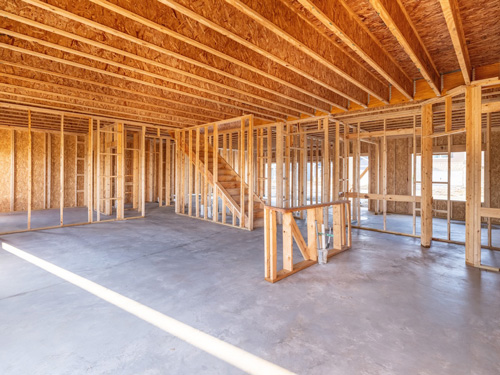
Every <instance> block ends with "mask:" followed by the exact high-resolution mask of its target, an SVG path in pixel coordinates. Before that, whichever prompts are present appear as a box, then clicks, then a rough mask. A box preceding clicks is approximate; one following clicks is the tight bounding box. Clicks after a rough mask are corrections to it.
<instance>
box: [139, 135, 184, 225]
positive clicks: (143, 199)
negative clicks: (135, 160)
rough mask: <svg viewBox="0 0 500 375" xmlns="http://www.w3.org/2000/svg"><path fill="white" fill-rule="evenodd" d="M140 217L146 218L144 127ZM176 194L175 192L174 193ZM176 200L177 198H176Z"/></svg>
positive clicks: (143, 136)
mask: <svg viewBox="0 0 500 375" xmlns="http://www.w3.org/2000/svg"><path fill="white" fill-rule="evenodd" d="M141 130H142V131H141V147H140V149H141V151H140V152H141V157H140V159H141V174H140V176H141V178H140V180H141V203H140V206H141V216H142V217H144V216H146V127H145V126H143V127H142V129H141ZM176 194H177V192H176ZM176 199H178V196H176Z"/></svg>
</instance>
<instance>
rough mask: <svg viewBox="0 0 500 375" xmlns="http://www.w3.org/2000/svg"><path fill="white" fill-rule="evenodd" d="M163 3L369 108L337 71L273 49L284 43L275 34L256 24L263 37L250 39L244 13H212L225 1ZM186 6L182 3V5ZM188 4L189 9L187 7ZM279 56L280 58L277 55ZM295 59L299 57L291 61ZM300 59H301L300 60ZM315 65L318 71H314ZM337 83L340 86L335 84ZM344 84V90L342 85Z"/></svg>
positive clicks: (295, 52)
mask: <svg viewBox="0 0 500 375" xmlns="http://www.w3.org/2000/svg"><path fill="white" fill-rule="evenodd" d="M158 1H159V2H160V3H162V4H164V5H166V6H168V7H170V8H172V9H174V10H176V11H177V12H179V13H182V14H184V15H186V16H188V17H189V18H192V19H193V20H195V21H196V22H199V23H201V24H202V25H204V26H206V27H208V28H210V29H212V30H215V31H217V32H218V33H221V34H223V35H224V36H226V37H228V38H229V39H232V40H234V41H236V42H238V43H239V44H241V45H243V46H245V47H247V48H249V49H250V50H252V51H254V52H257V53H259V54H260V55H262V56H264V57H266V58H267V59H269V60H271V61H273V62H275V63H277V64H279V65H282V66H284V67H286V68H288V69H290V70H291V71H293V72H295V73H297V74H299V75H300V76H302V77H305V78H307V79H308V80H310V81H313V82H315V83H317V84H319V85H321V86H323V87H324V88H326V89H328V90H330V91H332V92H333V93H336V94H338V95H340V96H343V97H345V98H348V99H350V100H352V101H353V102H355V103H357V104H359V105H366V104H367V99H368V95H367V94H366V93H365V92H363V90H360V89H359V88H358V87H357V86H355V85H354V84H352V83H351V82H349V81H347V80H346V79H345V78H344V77H342V76H340V75H339V74H338V73H337V72H333V71H331V70H329V71H328V70H326V69H324V67H323V66H321V65H319V64H316V63H315V61H314V60H313V59H310V58H308V56H307V55H305V54H304V53H302V52H301V51H299V50H297V49H296V48H293V49H290V48H288V46H287V45H285V44H281V48H280V49H281V51H280V52H279V53H277V51H278V50H276V49H275V48H273V49H272V48H271V45H270V43H269V40H276V42H277V43H282V39H281V38H276V37H273V36H272V34H271V33H269V32H266V30H265V29H263V28H262V27H257V25H256V24H252V27H253V28H254V29H257V30H258V31H257V32H258V33H259V35H260V36H261V37H260V38H254V39H252V38H249V37H248V35H247V34H243V33H242V32H241V30H243V29H242V28H241V25H246V24H249V18H248V17H245V16H242V14H241V13H235V12H231V16H230V17H229V13H228V12H211V11H210V10H211V9H223V8H224V4H223V3H222V0H210V1H209V2H207V0H206V1H205V2H204V3H203V4H201V3H200V4H198V3H193V2H187V1H173V0H158ZM181 3H182V4H181ZM183 4H186V5H187V6H185V5H183ZM277 55H279V56H277ZM291 56H294V57H295V58H291ZM296 56H298V57H296ZM299 60H300V61H301V62H302V61H306V62H307V67H306V66H305V65H304V64H303V63H301V64H300V66H299V63H298V61H299ZM311 66H313V67H314V69H311ZM334 81H335V82H336V83H337V84H335V85H334V84H333V83H334ZM339 82H342V85H341V86H342V87H341V88H340V89H339V88H337V87H340V86H339V85H338V83H339Z"/></svg>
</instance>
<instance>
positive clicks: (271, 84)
mask: <svg viewBox="0 0 500 375" xmlns="http://www.w3.org/2000/svg"><path fill="white" fill-rule="evenodd" d="M26 2H27V3H29V4H32V5H35V6H37V7H39V8H41V9H45V10H48V11H50V12H53V13H55V14H58V15H62V16H64V17H66V18H68V19H71V20H75V21H77V22H80V23H82V24H85V25H88V26H91V27H94V28H97V29H99V30H101V31H103V32H106V33H108V34H111V35H115V36H118V37H120V38H123V39H125V40H132V41H134V42H135V43H137V44H138V45H145V46H147V47H148V48H150V49H152V50H154V51H156V52H160V53H162V54H167V55H169V56H172V57H175V58H176V59H179V60H180V61H185V62H187V63H189V64H192V65H195V66H199V67H202V68H204V69H207V70H209V71H211V72H215V73H217V74H222V75H224V76H227V77H230V78H231V79H235V80H236V81H242V80H243V81H244V82H245V83H247V84H250V85H254V86H256V84H255V83H253V82H252V81H253V80H254V78H252V77H253V76H254V75H255V74H259V75H262V76H263V77H265V80H264V81H261V82H260V85H257V86H256V87H258V88H260V89H262V90H266V91H269V92H273V93H275V94H278V95H281V96H283V97H287V98H288V99H289V100H294V101H297V102H299V103H302V104H303V105H306V106H310V107H313V108H323V109H325V108H326V107H325V106H324V105H325V104H326V102H328V101H331V102H330V103H329V104H330V105H333V104H334V103H336V100H338V103H337V105H339V106H340V107H343V108H345V107H346V106H347V104H346V103H345V102H343V100H342V99H341V98H340V97H335V96H332V97H329V96H328V95H327V93H326V92H325V90H322V88H320V87H319V86H318V87H314V85H311V84H310V83H309V82H307V81H306V80H303V82H301V80H300V79H297V77H288V75H287V74H279V77H280V78H279V77H275V76H274V74H277V72H275V71H274V70H272V69H270V70H267V71H263V70H261V69H263V67H262V66H256V65H255V63H254V60H256V59H255V58H249V59H246V58H242V57H239V56H237V55H235V56H237V57H238V58H236V57H231V56H229V55H226V54H225V53H224V51H223V50H222V49H221V46H225V45H227V42H224V41H220V42H219V41H218V40H215V39H217V38H215V39H214V38H210V35H208V36H206V37H204V34H205V33H203V32H199V33H198V36H197V39H200V40H202V41H203V43H200V42H199V41H198V40H196V39H194V38H193V37H192V36H191V35H183V34H181V33H180V32H177V31H179V30H183V29H184V28H183V27H178V25H177V24H176V22H181V21H182V20H179V21H177V18H178V17H177V16H176V17H167V18H166V20H168V21H169V27H170V28H168V27H166V26H164V25H160V24H158V23H156V22H154V21H151V20H149V19H147V18H145V17H142V16H141V15H138V14H135V13H134V12H131V11H129V10H127V9H125V8H122V7H119V6H117V5H115V4H111V3H109V2H107V1H98V0H94V1H93V2H94V3H96V4H99V5H100V6H102V7H105V8H107V9H109V10H111V11H113V12H115V13H116V14H117V15H120V16H123V17H126V18H129V19H131V20H134V21H135V22H138V23H140V24H141V25H143V26H147V27H149V28H150V29H151V30H154V31H155V32H158V33H161V34H164V35H166V36H167V37H168V39H169V41H170V44H172V43H174V42H173V41H174V40H175V41H176V43H175V44H172V45H175V47H170V45H169V46H168V47H167V46H165V47H160V46H158V45H155V44H152V43H149V42H147V41H145V40H143V39H138V38H132V37H131V36H130V35H128V34H125V33H122V32H120V31H118V30H115V29H114V28H111V27H109V26H105V25H102V24H100V23H97V22H94V21H91V20H88V19H86V18H84V17H79V16H77V15H75V14H73V13H71V12H68V11H66V10H64V9H62V8H58V7H55V6H52V5H48V4H46V3H43V2H41V1H38V0H26ZM150 5H151V6H153V4H150ZM134 10H135V9H134ZM180 17H181V18H182V16H180ZM165 23H166V22H165ZM170 23H173V24H172V25H170ZM192 26H193V27H194V25H192ZM176 30H177V31H176ZM206 38H208V39H206ZM211 39H214V40H213V41H212V40H211ZM178 41H181V42H182V43H180V44H179V43H178ZM211 42H213V43H211ZM167 48H169V49H167ZM172 50H173V51H172ZM177 50H181V51H183V53H184V54H178V53H175V52H174V51H177ZM200 50H201V51H205V52H208V53H209V54H210V55H207V54H205V57H206V58H208V59H209V61H211V60H213V61H212V62H213V63H212V64H206V63H205V62H204V59H200V53H199V51H200ZM232 50H233V51H232V52H234V50H235V49H234V48H232ZM185 55H186V56H185ZM212 55H213V56H217V58H215V59H214V58H213V56H212ZM218 59H219V60H218ZM220 59H224V60H227V61H229V62H231V63H232V64H234V65H235V66H241V67H244V68H245V70H243V71H241V72H238V70H235V69H233V68H232V67H231V66H230V65H229V66H228V65H227V64H221V63H217V62H218V61H220ZM251 64H252V65H251ZM212 65H213V66H212ZM223 65H226V66H224V68H222V66H223ZM214 66H220V67H221V68H215V67H214ZM240 76H242V77H244V78H240ZM298 77H300V76H298ZM243 81H242V82H243ZM284 87H286V88H287V90H286V92H285V93H283V90H282V89H283V88H284ZM311 97H312V98H314V100H311Z"/></svg>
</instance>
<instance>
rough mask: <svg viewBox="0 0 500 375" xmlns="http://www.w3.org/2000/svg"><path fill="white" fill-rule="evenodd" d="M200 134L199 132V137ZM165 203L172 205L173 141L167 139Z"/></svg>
mask: <svg viewBox="0 0 500 375" xmlns="http://www.w3.org/2000/svg"><path fill="white" fill-rule="evenodd" d="M199 136H200V134H199V132H198V138H199ZM165 158H166V160H165V205H166V206H170V202H171V196H172V191H171V189H172V167H171V163H172V141H171V140H170V139H167V140H166V142H165Z"/></svg>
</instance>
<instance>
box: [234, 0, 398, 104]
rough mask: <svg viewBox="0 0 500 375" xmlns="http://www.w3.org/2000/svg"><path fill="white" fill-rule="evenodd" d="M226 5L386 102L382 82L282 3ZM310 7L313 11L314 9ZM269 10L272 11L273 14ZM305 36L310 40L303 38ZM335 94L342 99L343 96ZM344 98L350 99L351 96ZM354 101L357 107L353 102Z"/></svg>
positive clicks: (240, 2) (386, 97) (246, 2)
mask: <svg viewBox="0 0 500 375" xmlns="http://www.w3.org/2000/svg"><path fill="white" fill-rule="evenodd" d="M226 2H228V3H229V4H231V5H233V6H234V7H236V8H237V9H238V10H240V11H242V12H243V13H245V14H246V15H248V16H249V17H251V18H253V19H254V20H256V21H257V22H259V23H260V24H261V25H263V26H264V27H266V28H268V29H269V30H270V31H272V32H273V33H275V34H276V35H279V36H280V37H281V38H283V39H284V40H286V41H287V42H288V43H290V44H291V45H292V46H294V47H295V48H297V49H298V50H299V51H301V52H304V53H305V54H307V55H308V56H310V57H312V58H313V59H314V60H316V61H318V62H320V63H321V64H322V65H324V66H327V67H328V68H330V69H331V70H332V71H333V72H335V73H336V74H338V75H339V76H340V77H343V78H345V79H346V80H347V81H348V82H351V83H353V84H355V85H356V86H358V87H360V88H361V89H363V90H365V91H367V92H368V93H370V94H372V95H373V96H375V97H376V98H378V99H379V100H382V101H385V102H388V99H389V93H388V88H387V87H384V85H383V84H382V82H380V81H379V80H378V79H375V77H373V76H371V74H370V73H368V72H367V71H366V70H365V69H364V67H361V66H359V65H356V63H355V61H354V60H352V59H351V58H350V56H348V55H347V54H345V53H344V52H343V51H342V50H341V49H340V48H338V46H337V45H336V44H335V43H332V40H331V39H330V38H327V37H325V36H324V35H322V34H318V32H317V30H315V28H314V27H313V26H312V25H310V24H309V23H307V22H305V20H303V19H301V18H300V17H299V15H298V14H295V13H294V12H293V10H292V9H289V8H287V6H286V5H285V4H282V3H281V2H276V1H269V2H268V3H267V4H266V5H267V6H264V7H262V6H260V7H258V11H257V10H255V8H257V2H256V3H252V2H251V1H245V2H242V1H240V0H226ZM250 4H251V5H250ZM249 5H250V6H249ZM302 5H304V6H306V8H308V9H311V7H310V6H308V4H307V3H306V4H304V3H303V2H302ZM252 6H253V8H252ZM312 8H313V9H316V8H314V6H313V7H312ZM271 9H272V10H273V11H272V12H271ZM266 11H267V12H266ZM315 15H316V14H315ZM330 23H331V21H330ZM277 25H279V27H278V26H277ZM349 25H351V24H349ZM305 34H307V35H308V36H309V37H307V38H306V37H304V35H305ZM370 76H371V77H370ZM337 93H339V94H341V95H342V94H343V95H344V96H345V93H341V92H337ZM346 97H347V98H348V99H351V100H352V97H350V96H349V97H348V96H346ZM355 102H357V103H358V104H360V103H359V102H358V101H356V100H355ZM363 104H367V103H363Z"/></svg>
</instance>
